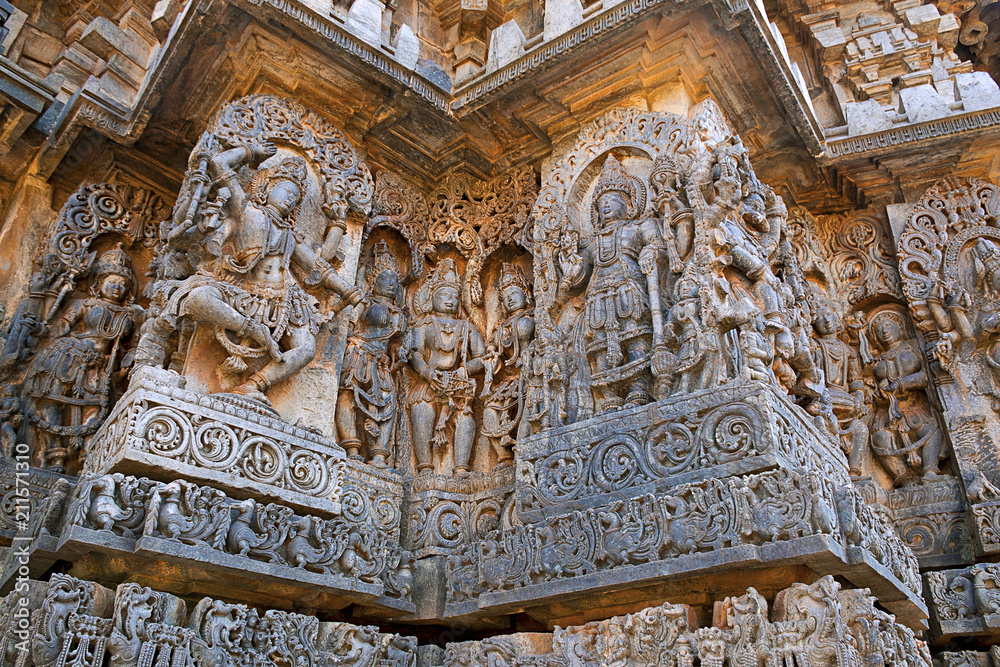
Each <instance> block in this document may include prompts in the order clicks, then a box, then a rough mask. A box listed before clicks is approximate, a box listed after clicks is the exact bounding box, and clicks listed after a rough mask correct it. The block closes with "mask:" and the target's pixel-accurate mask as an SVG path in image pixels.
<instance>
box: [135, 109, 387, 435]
mask: <svg viewBox="0 0 1000 667" xmlns="http://www.w3.org/2000/svg"><path fill="white" fill-rule="evenodd" d="M188 166H189V169H188V172H187V174H186V175H185V179H184V183H183V185H182V187H181V193H180V196H179V198H178V203H177V205H176V206H175V208H174V212H173V216H172V218H171V219H170V220H168V221H166V222H165V223H163V225H162V229H161V236H162V239H163V241H162V244H161V246H160V248H159V255H158V257H157V260H156V265H155V270H156V282H155V284H154V285H153V287H152V289H151V294H152V307H153V312H152V313H151V317H150V318H149V320H148V321H147V323H146V325H144V327H143V332H142V339H141V342H140V347H139V354H138V361H139V362H140V363H141V364H144V365H150V366H158V367H163V366H169V368H171V369H172V370H175V371H177V372H180V373H182V374H183V375H184V376H185V377H186V378H187V381H188V387H189V388H191V389H196V390H198V391H201V392H203V393H217V392H222V393H226V394H236V395H238V396H239V397H241V398H242V399H249V400H251V401H253V402H255V403H257V404H260V405H264V406H266V407H270V404H271V403H272V402H273V403H274V406H275V407H276V408H277V412H279V413H281V414H282V416H283V417H284V418H285V419H286V420H290V421H295V420H296V418H298V419H300V420H302V421H303V422H304V423H305V424H306V425H309V426H312V427H314V428H318V429H319V430H321V431H323V432H324V433H325V434H332V431H333V424H332V423H327V421H328V420H326V421H324V420H321V419H318V417H317V412H322V407H323V406H324V405H327V404H329V412H333V409H334V404H335V402H336V395H337V378H336V374H335V373H334V372H333V371H332V369H329V368H324V367H323V366H322V365H320V366H318V367H317V366H316V365H315V364H314V363H313V362H314V361H315V358H316V349H317V345H318V344H319V345H320V347H321V348H322V342H323V341H318V339H319V338H321V337H323V340H325V337H326V336H328V335H329V327H328V326H327V323H328V322H330V321H331V319H332V318H333V317H334V315H335V314H336V313H337V312H339V311H340V310H341V309H342V308H344V307H345V306H347V305H353V304H356V303H358V302H359V301H360V300H361V291H360V290H359V289H358V288H356V287H355V286H354V284H353V276H354V272H355V270H356V266H357V256H358V249H357V246H356V243H357V240H358V239H359V238H360V236H361V230H362V227H363V222H362V221H361V220H360V219H358V218H357V217H350V216H349V215H348V213H349V212H353V213H355V214H360V215H361V216H365V215H367V214H368V212H369V210H370V208H371V201H372V194H373V190H374V182H373V181H372V178H371V174H370V173H369V171H368V168H367V166H365V164H364V163H363V162H362V161H361V158H360V157H359V156H358V154H357V153H356V151H355V150H354V148H353V147H352V146H351V144H350V142H349V141H348V140H347V138H346V137H345V136H344V134H343V133H342V132H341V131H340V130H339V129H338V128H336V127H334V126H333V125H331V124H330V123H329V122H327V121H326V120H325V119H323V118H322V117H321V116H319V115H318V114H316V113H315V112H313V111H311V110H308V109H306V108H305V107H302V106H301V105H299V104H297V103H296V102H294V101H292V100H288V99H281V98H278V97H274V96H271V95H253V96H249V97H245V98H243V99H240V100H238V101H236V102H233V103H231V104H229V105H227V106H226V107H224V108H223V109H222V110H221V111H220V112H219V114H218V115H217V116H216V118H215V120H214V121H213V123H212V125H211V127H210V128H209V129H208V130H207V131H206V132H205V133H204V134H203V135H202V137H201V139H200V140H199V142H198V144H197V146H196V147H195V149H194V151H193V152H192V153H191V158H190V161H189V165H188ZM335 265H339V266H340V268H339V270H338V269H337V268H335ZM302 372H306V379H302V376H301V373H302ZM276 385H278V386H276ZM303 399H305V400H303ZM310 402H312V403H311V404H310Z"/></svg>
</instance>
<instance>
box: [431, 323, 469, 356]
mask: <svg viewBox="0 0 1000 667" xmlns="http://www.w3.org/2000/svg"><path fill="white" fill-rule="evenodd" d="M461 324H462V323H461V321H459V320H450V323H448V324H445V323H444V322H442V321H441V319H440V318H434V325H435V328H436V329H437V339H438V350H440V351H441V352H453V351H454V350H455V345H456V344H457V343H458V339H459V336H458V334H457V331H458V329H459V327H460V325H461Z"/></svg>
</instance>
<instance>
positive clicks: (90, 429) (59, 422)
mask: <svg viewBox="0 0 1000 667" xmlns="http://www.w3.org/2000/svg"><path fill="white" fill-rule="evenodd" d="M135 287H136V281H135V275H134V274H133V273H132V268H131V262H130V260H129V257H128V255H127V254H126V253H125V251H124V250H123V249H122V246H121V244H119V245H118V246H117V247H115V248H113V249H111V250H109V251H107V252H106V253H104V254H103V255H101V257H100V258H99V259H98V260H97V263H96V264H95V265H94V269H93V274H92V277H91V279H90V293H91V296H90V297H89V298H80V299H74V300H72V301H71V302H70V303H69V305H68V306H67V307H66V310H65V311H64V312H63V314H62V316H61V317H60V318H59V319H58V320H57V321H56V323H55V324H53V325H51V326H49V327H47V329H48V331H47V335H48V337H50V338H52V339H54V340H53V342H52V344H51V345H49V346H48V347H46V348H44V349H43V350H42V351H41V352H40V353H39V354H38V356H36V357H35V358H34V359H33V360H32V362H31V365H30V366H29V368H28V372H27V374H26V375H25V378H24V384H23V388H22V394H21V395H22V397H23V403H24V412H25V417H26V418H27V421H28V424H29V427H30V433H31V434H32V435H33V442H32V443H31V444H33V445H34V446H35V447H37V448H39V449H40V450H41V458H42V465H43V466H44V467H46V468H49V469H50V470H54V471H56V472H65V471H66V463H67V460H68V459H69V458H70V455H71V454H76V455H78V458H79V462H80V464H81V465H82V464H83V463H84V461H85V460H86V442H87V438H88V436H90V435H92V434H93V433H94V432H96V431H97V429H98V427H99V426H100V425H101V423H102V422H103V421H104V419H105V417H107V415H108V412H109V411H110V410H111V407H112V405H113V403H114V398H115V396H114V391H115V387H114V383H115V379H116V375H117V373H116V369H117V368H119V367H120V366H124V365H127V364H128V363H130V360H128V359H127V358H126V360H120V358H119V357H120V354H121V351H122V344H123V342H124V340H125V338H126V337H128V335H129V334H130V333H131V332H132V330H133V328H134V327H135V325H136V324H137V323H138V321H139V320H140V318H141V316H142V308H140V307H139V306H138V305H135V304H134V303H133V302H132V300H133V298H134V295H135Z"/></svg>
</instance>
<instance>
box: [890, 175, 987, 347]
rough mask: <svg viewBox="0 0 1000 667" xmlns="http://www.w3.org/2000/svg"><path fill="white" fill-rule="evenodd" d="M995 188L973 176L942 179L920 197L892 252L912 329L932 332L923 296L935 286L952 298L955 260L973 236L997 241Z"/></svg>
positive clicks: (926, 299)
mask: <svg viewBox="0 0 1000 667" xmlns="http://www.w3.org/2000/svg"><path fill="white" fill-rule="evenodd" d="M998 220H1000V188H997V186H995V185H993V184H991V183H987V182H986V181H982V180H979V179H977V178H945V179H942V180H941V181H939V182H938V183H936V184H934V185H933V186H931V187H930V188H929V189H928V190H927V191H926V192H925V193H924V195H923V196H922V197H921V198H920V201H919V202H918V203H917V205H916V207H915V208H914V210H913V213H912V214H911V215H910V219H909V220H908V221H907V223H906V226H905V228H904V229H903V233H902V234H901V235H900V237H899V242H898V244H897V250H896V254H897V256H898V259H899V272H900V276H901V278H902V283H903V293H904V294H905V295H906V298H907V301H908V302H909V304H910V310H911V313H912V315H913V319H914V322H915V323H916V325H917V328H918V329H920V330H921V331H923V332H930V331H932V330H933V327H934V322H933V319H932V315H931V310H930V308H929V307H928V299H929V298H932V296H933V294H934V292H935V290H936V289H938V288H939V287H940V289H941V290H942V291H943V292H944V294H945V296H946V297H947V296H954V294H953V292H954V291H955V290H956V289H958V288H959V287H960V285H959V284H958V281H959V279H960V277H959V275H958V271H959V265H958V260H959V257H960V254H961V252H962V249H963V248H965V247H966V246H967V245H969V244H970V243H972V242H974V240H975V239H976V238H978V237H987V238H991V239H993V240H994V241H1000V229H997V228H996V225H997V221H998Z"/></svg>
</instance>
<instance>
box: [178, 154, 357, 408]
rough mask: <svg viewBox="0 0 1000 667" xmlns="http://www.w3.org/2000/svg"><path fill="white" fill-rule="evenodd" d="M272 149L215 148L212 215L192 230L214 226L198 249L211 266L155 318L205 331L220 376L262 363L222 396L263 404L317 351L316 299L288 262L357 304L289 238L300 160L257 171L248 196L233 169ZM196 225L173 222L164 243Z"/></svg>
mask: <svg viewBox="0 0 1000 667" xmlns="http://www.w3.org/2000/svg"><path fill="white" fill-rule="evenodd" d="M276 153H277V150H276V149H275V147H274V146H273V145H271V144H269V143H258V144H254V145H253V146H252V147H243V146H241V147H238V148H233V149H231V150H227V151H224V152H222V153H219V154H218V155H216V156H214V157H213V158H212V159H211V160H210V161H209V162H208V170H209V173H210V174H211V175H212V176H213V177H214V178H215V181H214V183H215V184H216V185H218V186H219V187H218V191H217V192H218V197H219V198H218V201H217V202H215V205H216V206H217V207H218V208H219V210H218V211H216V215H215V216H208V215H206V217H209V218H212V220H210V221H209V222H208V223H204V222H199V223H197V226H198V228H200V227H201V226H203V225H204V226H206V227H207V230H201V231H202V233H204V232H205V231H209V232H213V231H215V230H213V229H212V227H213V226H218V227H220V229H218V231H217V232H215V233H214V234H213V235H212V236H209V237H208V240H207V243H206V246H207V250H208V251H209V253H211V254H214V255H216V256H217V261H216V263H215V270H214V272H211V271H208V270H207V269H204V268H203V269H201V270H199V271H198V272H197V273H195V274H194V275H192V276H190V277H189V278H187V279H185V280H183V281H181V282H180V284H178V285H177V287H176V289H175V290H174V291H173V293H172V294H171V296H170V298H169V301H168V302H167V304H166V306H165V308H164V309H163V312H162V314H161V315H160V318H166V319H167V321H168V322H169V323H171V324H175V323H176V322H177V320H178V319H180V318H185V317H186V318H190V320H192V321H194V322H196V323H197V324H200V325H203V326H206V327H210V328H211V330H213V331H214V333H215V337H216V340H218V341H219V343H220V344H221V345H222V346H223V347H224V348H225V349H226V351H227V352H228V353H229V355H230V356H229V358H228V359H226V361H225V362H224V363H223V364H222V367H221V368H220V375H222V376H223V377H225V378H232V377H237V378H238V377H241V376H242V374H244V373H245V372H246V370H247V364H246V361H245V359H261V358H265V357H269V360H268V362H267V363H266V364H265V365H264V366H263V367H262V368H261V369H260V370H257V371H256V372H254V373H252V374H251V375H250V377H249V378H248V379H247V380H246V381H245V382H243V383H242V384H239V385H238V386H236V387H235V388H232V389H230V390H229V391H231V392H232V393H235V394H241V395H243V396H245V397H247V398H251V399H254V400H256V401H259V402H261V403H264V404H269V402H268V400H267V397H266V396H265V395H264V392H266V391H267V390H268V389H269V388H270V387H271V386H273V385H274V384H276V383H278V382H281V381H282V380H285V379H287V378H290V377H292V376H293V375H295V374H296V373H298V372H299V371H300V370H302V369H303V368H304V367H305V366H307V365H308V364H309V363H310V362H311V361H312V360H313V358H314V356H315V352H316V333H317V331H318V329H319V324H320V318H319V312H318V303H317V301H316V299H315V298H313V297H312V296H310V295H309V294H307V293H306V292H305V290H303V289H302V287H301V286H300V285H299V284H298V282H297V281H296V279H295V278H294V277H293V276H292V273H291V266H292V264H295V265H297V266H298V267H299V268H300V269H302V270H303V272H304V273H306V274H309V275H310V276H315V277H316V279H315V280H314V281H311V282H315V284H321V285H324V286H325V287H328V288H329V289H331V290H333V291H334V292H336V293H337V294H339V295H340V297H341V300H340V301H339V302H338V304H337V305H338V306H339V307H343V306H346V305H348V304H350V305H355V304H357V303H359V302H360V301H361V298H362V296H361V291H360V290H358V289H357V288H355V287H354V286H353V285H351V284H350V283H349V282H348V281H346V280H344V279H343V278H341V277H340V276H339V275H338V274H337V272H336V271H335V270H334V269H333V267H331V266H330V265H329V264H328V263H327V262H326V261H324V260H323V259H322V258H321V257H319V256H318V255H317V254H316V252H314V251H313V249H312V248H311V247H310V246H309V244H307V243H305V242H303V241H302V240H300V239H299V238H298V237H297V235H296V231H295V223H296V215H297V213H298V211H299V208H300V204H301V203H302V197H303V193H304V192H305V189H306V182H307V174H308V165H307V164H306V162H305V160H304V159H302V158H301V157H298V156H296V157H290V158H285V159H283V160H281V161H280V162H278V163H277V164H275V165H273V166H271V167H268V168H265V169H259V170H258V171H257V173H256V175H255V176H254V179H253V183H252V185H251V187H250V192H249V193H247V192H244V190H243V187H242V186H241V185H240V183H239V181H238V180H237V177H236V171H237V170H238V169H239V168H240V167H242V166H243V165H247V164H249V165H251V166H256V165H259V164H260V163H261V162H263V161H264V160H266V159H267V158H270V157H272V156H274V155H275V154H276ZM181 213H183V207H181V210H180V211H179V212H178V215H180V214H181ZM213 220H214V222H213ZM195 227H196V223H195V222H194V221H191V220H184V221H178V220H177V219H176V218H175V225H174V227H173V229H171V231H170V233H169V237H170V239H171V240H174V239H178V238H179V237H181V236H183V235H184V234H187V233H196V232H195V229H193V228H195ZM171 328H173V329H176V328H177V327H176V326H172V327H171ZM254 344H256V345H254Z"/></svg>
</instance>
